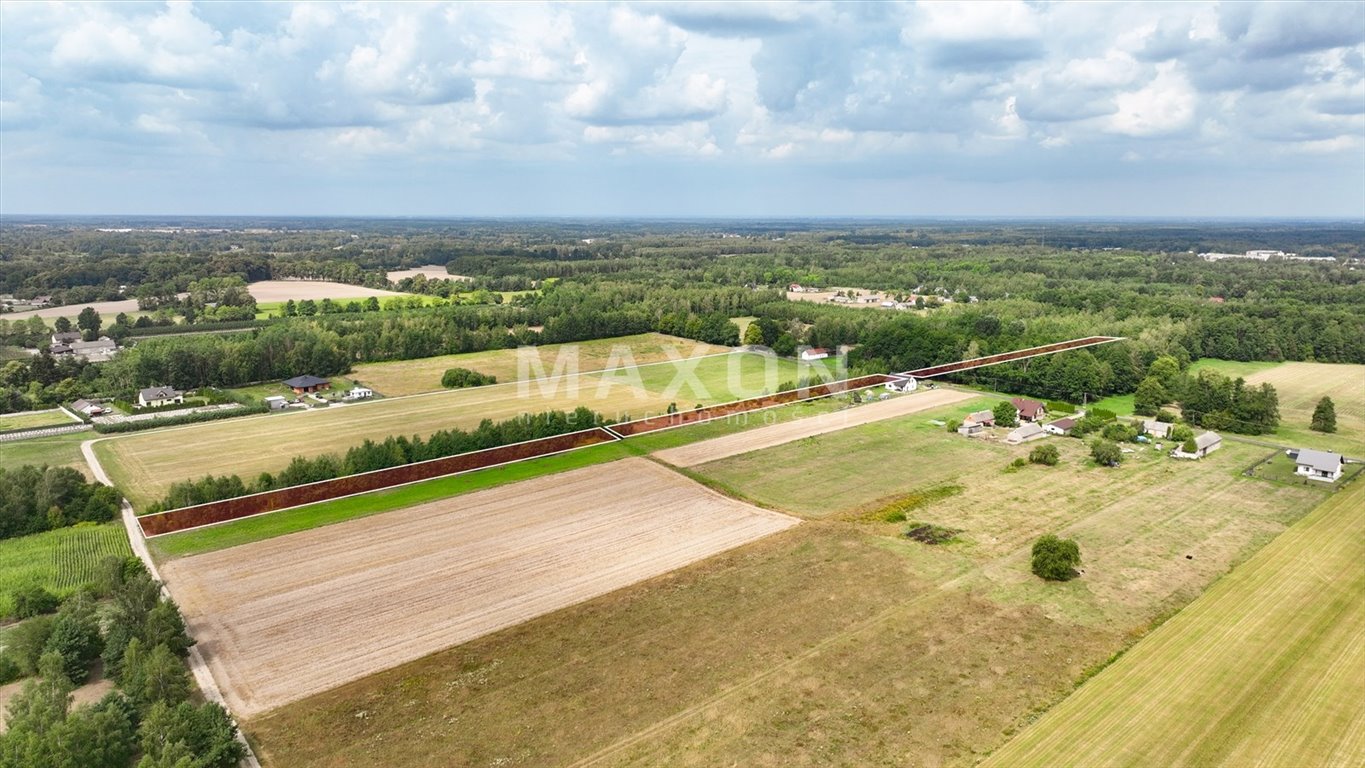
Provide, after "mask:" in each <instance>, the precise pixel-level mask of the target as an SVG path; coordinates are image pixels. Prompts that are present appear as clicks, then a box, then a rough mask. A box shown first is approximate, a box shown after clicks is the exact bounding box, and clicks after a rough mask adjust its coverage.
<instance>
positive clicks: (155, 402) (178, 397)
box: [137, 387, 185, 408]
mask: <svg viewBox="0 0 1365 768" xmlns="http://www.w3.org/2000/svg"><path fill="white" fill-rule="evenodd" d="M183 402H185V393H184V392H181V391H180V390H178V389H175V388H174V387H148V388H146V389H141V390H138V393H137V407H139V408H157V407H160V406H163V405H172V404H175V403H183Z"/></svg>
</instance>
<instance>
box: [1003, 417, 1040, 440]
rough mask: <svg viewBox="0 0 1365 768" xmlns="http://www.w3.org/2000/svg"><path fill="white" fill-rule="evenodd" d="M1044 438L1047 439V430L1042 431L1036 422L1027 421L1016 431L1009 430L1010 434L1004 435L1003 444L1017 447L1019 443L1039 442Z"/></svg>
mask: <svg viewBox="0 0 1365 768" xmlns="http://www.w3.org/2000/svg"><path fill="white" fill-rule="evenodd" d="M1044 437H1047V430H1045V429H1043V427H1042V426H1041V425H1040V424H1038V422H1036V421H1029V422H1025V423H1023V424H1021V425H1019V427H1017V428H1016V429H1013V430H1010V433H1009V434H1008V435H1005V442H1006V443H1009V444H1010V445H1018V444H1019V443H1027V442H1029V441H1030V440H1039V439H1041V438H1044Z"/></svg>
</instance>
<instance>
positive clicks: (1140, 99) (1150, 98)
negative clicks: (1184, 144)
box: [1108, 62, 1195, 136]
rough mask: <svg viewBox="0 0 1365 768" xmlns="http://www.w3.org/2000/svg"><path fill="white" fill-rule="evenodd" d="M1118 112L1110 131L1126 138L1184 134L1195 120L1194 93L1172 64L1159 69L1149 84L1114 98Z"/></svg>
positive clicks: (1112, 121)
mask: <svg viewBox="0 0 1365 768" xmlns="http://www.w3.org/2000/svg"><path fill="white" fill-rule="evenodd" d="M1114 102H1115V105H1116V106H1117V108H1118V110H1117V111H1116V112H1115V113H1114V114H1113V115H1112V116H1111V117H1110V118H1109V121H1108V129H1109V130H1110V131H1113V132H1114V133H1121V134H1124V135H1127V136H1159V135H1162V134H1169V133H1175V132H1177V131H1181V130H1184V129H1185V128H1187V127H1188V126H1189V125H1190V123H1191V122H1192V121H1193V120H1194V115H1195V93H1194V89H1193V88H1192V87H1190V83H1189V80H1188V79H1186V78H1185V76H1184V74H1182V73H1181V72H1180V71H1179V70H1178V69H1177V68H1176V65H1175V64H1174V63H1173V62H1168V63H1166V64H1162V65H1160V66H1159V67H1158V68H1157V75H1156V77H1155V78H1153V79H1152V81H1151V82H1150V83H1148V84H1147V85H1145V86H1144V87H1142V88H1139V89H1138V90H1135V91H1126V92H1123V93H1120V94H1118V95H1117V96H1115V98H1114Z"/></svg>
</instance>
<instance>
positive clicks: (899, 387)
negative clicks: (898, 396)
mask: <svg viewBox="0 0 1365 768" xmlns="http://www.w3.org/2000/svg"><path fill="white" fill-rule="evenodd" d="M918 388H919V382H917V381H915V377H914V376H910V377H907V378H904V379H896V380H894V381H888V382H886V391H887V392H914V391H915V390H916V389H918Z"/></svg>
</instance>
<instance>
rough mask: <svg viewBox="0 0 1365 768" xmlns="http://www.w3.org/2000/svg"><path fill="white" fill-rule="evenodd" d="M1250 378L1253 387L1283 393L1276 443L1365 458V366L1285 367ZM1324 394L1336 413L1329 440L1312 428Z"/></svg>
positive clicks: (1248, 382)
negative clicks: (1266, 384) (1256, 386)
mask: <svg viewBox="0 0 1365 768" xmlns="http://www.w3.org/2000/svg"><path fill="white" fill-rule="evenodd" d="M1246 379H1247V384H1251V385H1260V384H1263V383H1268V384H1271V385H1273V386H1274V387H1275V391H1276V392H1278V393H1279V396H1280V427H1279V429H1277V430H1275V434H1274V435H1273V436H1272V437H1273V438H1274V439H1276V440H1278V441H1280V442H1293V443H1295V444H1302V445H1306V446H1311V447H1318V448H1325V449H1328V450H1335V451H1341V452H1343V453H1345V454H1346V455H1348V456H1354V457H1356V458H1365V365H1344V364H1337V363H1282V364H1280V365H1277V366H1275V367H1273V368H1267V369H1265V370H1263V371H1258V372H1256V373H1252V374H1250V375H1249V376H1247V377H1246ZM1324 395H1326V396H1329V397H1331V398H1332V402H1333V404H1334V405H1335V406H1336V411H1337V431H1336V432H1335V433H1333V434H1327V435H1325V434H1323V433H1321V432H1313V431H1312V430H1310V429H1309V428H1308V425H1309V424H1311V423H1312V421H1313V409H1314V408H1315V407H1317V404H1318V400H1320V399H1321V398H1322V397H1323V396H1324Z"/></svg>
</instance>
